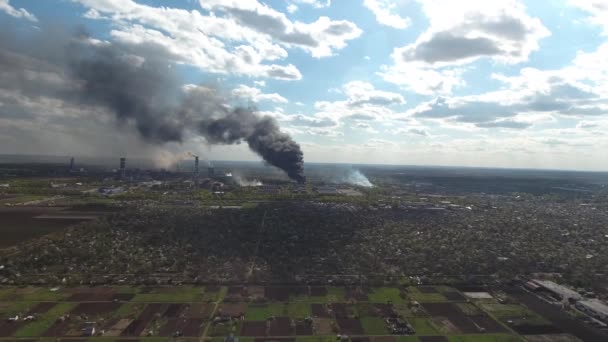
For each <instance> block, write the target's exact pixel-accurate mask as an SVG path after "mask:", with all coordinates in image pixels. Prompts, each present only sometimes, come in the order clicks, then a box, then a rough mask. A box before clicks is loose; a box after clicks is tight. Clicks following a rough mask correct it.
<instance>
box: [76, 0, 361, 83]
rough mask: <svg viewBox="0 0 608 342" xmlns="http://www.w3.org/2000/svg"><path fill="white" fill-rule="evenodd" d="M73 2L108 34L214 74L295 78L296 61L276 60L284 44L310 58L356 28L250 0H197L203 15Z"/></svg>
mask: <svg viewBox="0 0 608 342" xmlns="http://www.w3.org/2000/svg"><path fill="white" fill-rule="evenodd" d="M73 1H77V2H79V3H81V4H82V5H84V6H85V7H86V8H87V9H88V11H87V12H86V13H85V16H87V17H88V18H94V19H104V18H111V20H112V22H113V24H114V29H113V30H112V31H111V32H110V34H111V36H112V37H113V38H114V39H115V40H118V41H120V42H122V43H129V44H143V43H153V44H157V45H159V46H162V47H164V48H165V49H166V50H167V51H168V52H169V53H170V54H171V55H172V56H173V57H174V58H175V60H176V61H177V62H179V63H186V64H191V65H194V66H197V67H199V68H201V69H203V70H205V71H207V72H213V73H220V74H236V75H247V76H253V77H266V78H275V79H282V80H299V79H301V78H302V75H301V73H300V71H299V70H298V69H297V68H296V66H294V65H293V64H285V63H283V64H280V63H277V61H281V60H285V59H286V58H287V56H288V53H287V51H286V48H287V49H291V48H300V49H304V50H306V51H308V52H310V53H311V54H312V55H313V56H315V57H325V56H331V55H333V54H334V53H335V51H337V50H339V49H342V48H344V47H345V46H346V42H347V41H348V40H350V39H354V38H357V37H358V36H359V35H360V34H361V32H362V31H361V29H359V28H358V27H357V26H356V25H355V24H353V23H352V22H349V21H346V20H337V21H336V20H331V19H329V18H327V17H320V18H318V19H317V20H316V21H315V22H312V23H303V22H299V21H295V22H292V21H291V20H289V19H288V18H287V17H286V16H285V14H283V13H281V12H278V11H276V10H275V9H272V8H270V7H268V6H266V5H263V4H261V3H259V2H258V1H256V0H247V1H222V2H220V1H217V0H210V1H201V2H200V5H201V6H202V7H203V8H204V9H206V10H208V11H209V14H208V15H205V14H201V12H199V11H197V10H192V11H188V10H183V9H178V8H169V7H153V6H148V5H144V4H138V3H136V2H134V1H132V0H124V1H120V2H117V1H113V0H73ZM273 62H274V63H273Z"/></svg>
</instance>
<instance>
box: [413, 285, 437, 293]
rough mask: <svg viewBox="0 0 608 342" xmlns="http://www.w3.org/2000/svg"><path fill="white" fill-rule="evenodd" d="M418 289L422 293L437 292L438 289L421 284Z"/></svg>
mask: <svg viewBox="0 0 608 342" xmlns="http://www.w3.org/2000/svg"><path fill="white" fill-rule="evenodd" d="M417 289H418V291H419V292H420V293H437V289H436V288H434V287H433V286H420V287H418V288H417Z"/></svg>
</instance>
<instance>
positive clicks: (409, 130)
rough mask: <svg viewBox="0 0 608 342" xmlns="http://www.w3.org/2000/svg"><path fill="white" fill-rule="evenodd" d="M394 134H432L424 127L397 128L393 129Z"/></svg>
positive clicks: (422, 135)
mask: <svg viewBox="0 0 608 342" xmlns="http://www.w3.org/2000/svg"><path fill="white" fill-rule="evenodd" d="M392 132H393V134H405V135H414V136H421V137H428V136H430V134H429V132H428V131H427V130H426V129H424V128H397V129H395V130H393V131H392Z"/></svg>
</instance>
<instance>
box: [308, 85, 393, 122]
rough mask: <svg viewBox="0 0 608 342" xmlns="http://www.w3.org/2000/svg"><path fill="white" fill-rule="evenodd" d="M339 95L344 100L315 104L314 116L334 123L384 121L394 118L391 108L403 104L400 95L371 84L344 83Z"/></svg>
mask: <svg viewBox="0 0 608 342" xmlns="http://www.w3.org/2000/svg"><path fill="white" fill-rule="evenodd" d="M340 93H342V94H344V96H345V97H346V99H345V100H341V101H333V102H330V101H317V102H315V109H317V113H316V114H315V115H316V116H317V117H327V118H332V119H334V120H336V121H341V120H352V121H370V120H384V119H388V118H392V117H394V116H395V112H394V111H393V109H391V107H393V106H399V105H403V104H405V99H404V98H403V96H402V95H401V94H398V93H394V92H389V91H383V90H378V89H375V87H374V86H373V85H372V84H371V83H368V82H363V81H352V82H348V83H346V84H345V85H343V86H342V89H341V90H340Z"/></svg>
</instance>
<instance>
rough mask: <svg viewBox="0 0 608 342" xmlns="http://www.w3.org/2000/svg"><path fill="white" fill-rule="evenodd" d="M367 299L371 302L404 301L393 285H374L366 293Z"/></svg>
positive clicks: (394, 302) (396, 302)
mask: <svg viewBox="0 0 608 342" xmlns="http://www.w3.org/2000/svg"><path fill="white" fill-rule="evenodd" d="M368 297H369V301H370V302H373V303H388V302H391V303H393V304H399V303H403V302H405V300H404V299H403V298H402V297H401V294H400V291H399V289H398V288H395V287H376V288H373V289H372V291H371V292H370V293H369V295H368Z"/></svg>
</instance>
